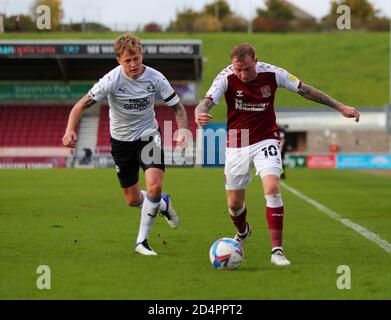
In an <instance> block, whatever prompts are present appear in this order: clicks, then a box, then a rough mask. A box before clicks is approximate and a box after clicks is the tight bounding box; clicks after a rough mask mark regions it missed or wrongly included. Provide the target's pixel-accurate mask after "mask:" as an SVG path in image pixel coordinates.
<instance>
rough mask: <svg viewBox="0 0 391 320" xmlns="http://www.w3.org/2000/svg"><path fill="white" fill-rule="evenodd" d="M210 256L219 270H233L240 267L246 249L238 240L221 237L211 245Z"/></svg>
mask: <svg viewBox="0 0 391 320" xmlns="http://www.w3.org/2000/svg"><path fill="white" fill-rule="evenodd" d="M209 258H210V262H211V263H212V265H213V267H215V268H216V269H217V270H233V269H237V268H239V266H240V264H241V263H242V261H243V258H244V251H243V248H242V246H241V245H240V243H239V242H238V241H236V240H234V239H231V238H221V239H219V240H217V241H215V242H214V243H213V244H212V246H211V247H210V250H209Z"/></svg>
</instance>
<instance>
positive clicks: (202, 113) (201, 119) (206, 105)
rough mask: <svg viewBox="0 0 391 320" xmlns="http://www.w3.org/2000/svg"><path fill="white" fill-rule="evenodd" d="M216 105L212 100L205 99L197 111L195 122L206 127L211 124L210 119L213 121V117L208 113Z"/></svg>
mask: <svg viewBox="0 0 391 320" xmlns="http://www.w3.org/2000/svg"><path fill="white" fill-rule="evenodd" d="M213 106H214V103H213V101H212V100H210V99H204V100H203V101H202V102H201V103H200V104H199V105H198V106H197V108H196V109H195V122H196V124H197V125H199V126H205V125H207V124H208V123H209V121H210V119H212V115H210V114H209V113H208V112H209V110H210V109H212V107H213Z"/></svg>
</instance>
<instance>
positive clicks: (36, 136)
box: [0, 105, 71, 147]
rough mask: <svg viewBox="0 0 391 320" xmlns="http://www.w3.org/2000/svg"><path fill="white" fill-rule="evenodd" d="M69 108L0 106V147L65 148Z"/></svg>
mask: <svg viewBox="0 0 391 320" xmlns="http://www.w3.org/2000/svg"><path fill="white" fill-rule="evenodd" d="M70 110H71V107H70V106H49V105H39V106H37V105H34V106H33V105H12V106H0V147H62V143H61V138H62V136H63V135H64V131H65V128H66V124H67V119H68V115H69V112H70Z"/></svg>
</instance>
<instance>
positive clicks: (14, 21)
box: [4, 15, 36, 32]
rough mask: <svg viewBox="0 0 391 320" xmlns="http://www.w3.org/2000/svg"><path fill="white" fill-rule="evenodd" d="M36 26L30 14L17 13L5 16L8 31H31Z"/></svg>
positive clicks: (5, 25)
mask: <svg viewBox="0 0 391 320" xmlns="http://www.w3.org/2000/svg"><path fill="white" fill-rule="evenodd" d="M35 28H36V27H35V23H34V21H33V20H32V19H31V17H30V16H26V15H17V16H9V17H5V19H4V31H6V32H15V31H22V32H31V31H34V30H35Z"/></svg>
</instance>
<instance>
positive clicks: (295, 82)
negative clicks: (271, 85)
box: [276, 68, 301, 92]
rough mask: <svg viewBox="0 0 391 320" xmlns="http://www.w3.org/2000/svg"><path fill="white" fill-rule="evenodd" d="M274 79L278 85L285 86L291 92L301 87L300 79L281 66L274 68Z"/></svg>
mask: <svg viewBox="0 0 391 320" xmlns="http://www.w3.org/2000/svg"><path fill="white" fill-rule="evenodd" d="M276 80H277V85H278V86H279V87H283V88H286V89H288V90H290V91H293V92H297V91H299V89H300V87H301V81H300V80H299V79H298V78H297V77H295V76H294V75H293V74H290V73H289V72H288V71H286V70H284V69H281V68H278V69H277V70H276Z"/></svg>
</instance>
